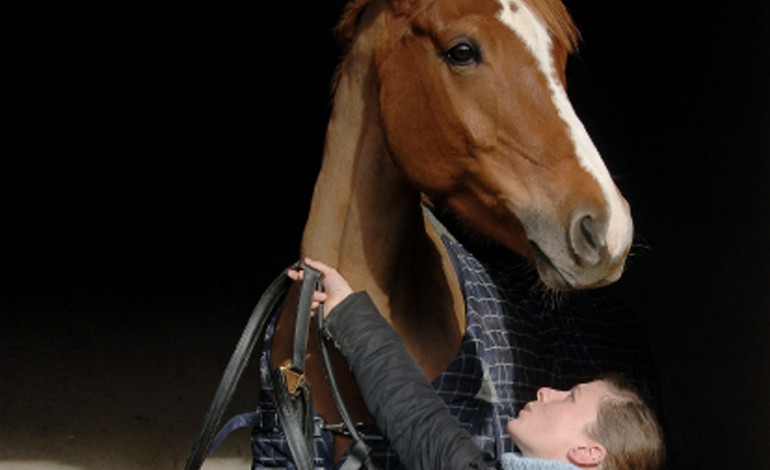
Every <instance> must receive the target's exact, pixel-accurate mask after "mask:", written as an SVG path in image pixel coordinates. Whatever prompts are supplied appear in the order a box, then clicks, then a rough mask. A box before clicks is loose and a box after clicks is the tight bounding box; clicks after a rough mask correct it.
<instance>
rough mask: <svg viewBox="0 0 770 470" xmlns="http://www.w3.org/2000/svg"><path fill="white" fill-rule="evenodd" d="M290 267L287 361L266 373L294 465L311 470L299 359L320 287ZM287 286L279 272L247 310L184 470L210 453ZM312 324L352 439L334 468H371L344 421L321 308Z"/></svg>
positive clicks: (309, 274)
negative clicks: (296, 276)
mask: <svg viewBox="0 0 770 470" xmlns="http://www.w3.org/2000/svg"><path fill="white" fill-rule="evenodd" d="M290 268H292V269H302V270H304V274H303V279H302V285H301V289H300V294H299V301H298V303H297V316H296V321H295V325H294V340H293V347H292V357H291V359H289V360H287V361H286V362H285V363H284V364H283V365H281V366H280V367H277V368H275V369H274V370H273V371H272V381H273V386H274V391H275V393H274V395H273V396H274V405H275V408H276V410H277V413H278V416H279V421H280V425H281V427H282V429H283V432H284V435H285V436H286V441H287V443H288V445H289V449H290V451H291V454H292V457H293V460H294V465H295V466H296V467H297V469H298V470H312V469H313V468H314V465H313V459H314V456H315V451H314V445H313V432H314V423H313V399H312V389H311V386H310V383H309V382H308V381H307V380H306V379H305V357H306V354H307V341H308V335H309V329H310V321H311V315H310V304H311V301H312V297H313V291H314V290H321V289H322V288H323V287H322V285H321V281H322V274H321V273H320V272H319V271H318V270H316V269H314V268H312V267H310V266H307V265H305V264H304V263H302V262H298V263H295V264H294V265H293V266H291V267H290ZM291 282H292V281H291V280H290V279H289V278H288V277H287V276H286V272H285V271H284V272H282V273H281V274H280V275H279V276H278V277H276V278H275V280H273V282H272V283H271V284H270V285H269V286H268V288H267V289H266V290H265V292H264V293H263V294H262V297H261V298H260V299H259V302H257V306H256V307H255V308H254V310H253V311H252V314H251V316H250V317H249V320H248V322H247V323H246V327H245V328H244V330H243V333H241V337H240V339H239V340H238V343H237V344H236V347H235V351H234V352H233V354H232V356H231V358H230V362H229V363H228V364H227V367H226V368H225V371H224V373H223V374H222V379H221V380H220V383H219V387H218V388H217V391H216V393H215V395H214V398H213V400H212V402H211V405H210V407H209V410H208V412H207V413H206V417H205V418H204V422H203V427H202V429H201V432H200V434H199V435H198V439H197V440H196V442H195V445H194V446H193V450H192V452H191V454H190V456H189V458H188V460H187V464H186V465H185V470H198V469H200V467H201V465H203V461H204V460H205V458H206V456H207V455H208V454H209V453H211V451H212V450H213V449H211V447H212V441H213V439H214V434H215V432H216V430H217V428H218V427H219V425H220V422H221V420H222V415H223V414H224V411H225V409H226V407H227V405H228V404H229V402H230V400H231V398H232V396H233V393H234V392H235V388H236V386H237V384H238V381H239V380H240V378H241V375H242V374H243V371H244V370H245V368H246V365H247V364H248V362H249V359H250V357H251V354H252V352H253V350H254V346H255V345H256V343H257V341H258V340H259V338H260V337H261V336H262V332H263V331H264V329H265V325H266V324H267V323H268V321H269V320H270V319H271V318H272V317H273V315H275V314H276V312H277V311H278V310H279V308H278V307H280V305H281V303H282V302H283V300H284V298H285V297H286V292H287V291H288V289H289V285H290V284H291ZM315 320H316V325H317V332H318V344H319V348H320V350H321V357H322V360H323V365H324V370H325V372H326V378H327V380H328V382H329V386H330V388H331V391H332V397H333V398H334V403H335V405H336V406H337V410H338V412H339V414H340V417H341V418H342V423H341V424H342V426H341V427H342V429H343V432H344V433H345V434H347V435H348V436H350V437H351V438H352V439H353V444H352V446H351V448H350V451H349V453H348V457H347V459H346V460H345V462H344V463H343V465H342V466H341V467H340V469H341V470H356V469H360V468H364V469H376V466H375V465H374V464H373V463H372V461H371V455H370V448H369V446H368V445H367V444H366V442H365V441H364V439H363V437H362V436H361V435H360V433H358V431H357V430H356V426H355V424H354V423H353V421H352V419H351V418H350V414H349V413H348V411H347V408H346V407H345V404H344V402H343V400H342V395H341V394H340V391H339V388H338V387H337V382H336V380H335V379H334V372H333V370H332V367H331V361H330V358H329V353H328V351H327V349H326V341H325V338H324V331H325V329H324V315H323V305H321V306H319V308H318V310H317V311H316V314H315Z"/></svg>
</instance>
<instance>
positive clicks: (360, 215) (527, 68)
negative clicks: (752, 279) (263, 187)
mask: <svg viewBox="0 0 770 470" xmlns="http://www.w3.org/2000/svg"><path fill="white" fill-rule="evenodd" d="M335 32H336V33H337V34H338V35H339V37H340V38H341V40H342V42H343V45H344V53H343V55H342V58H341V60H340V62H339V64H338V67H337V70H336V73H335V76H334V79H333V83H332V96H333V101H332V107H331V113H330V117H329V121H328V125H327V133H326V138H325V142H324V149H323V156H322V160H321V167H320V170H319V173H318V176H317V180H316V184H315V187H314V191H313V195H312V200H311V203H310V209H309V214H308V217H307V220H306V224H305V227H304V231H303V234H302V238H301V246H300V258H301V257H305V256H309V257H311V258H314V259H318V260H322V261H323V262H325V263H327V264H329V265H332V266H335V267H336V268H337V269H338V270H339V271H340V272H341V273H342V274H343V275H344V276H345V277H346V278H347V279H348V280H349V281H350V283H351V285H352V287H353V288H354V290H366V291H368V293H369V294H370V296H371V297H372V299H373V301H374V303H375V304H376V305H377V307H378V308H379V310H380V312H381V313H382V315H383V316H384V317H385V318H386V319H387V320H388V321H389V322H390V323H391V324H392V325H393V327H394V328H395V329H396V330H397V331H398V333H399V334H400V335H401V337H402V338H403V340H404V342H405V344H406V346H407V348H408V350H409V352H410V353H411V354H412V355H413V356H414V357H415V359H416V360H417V362H418V363H419V364H420V366H421V367H422V368H423V370H424V372H425V374H426V376H427V377H428V378H429V379H434V378H436V377H437V376H438V375H439V374H440V373H441V372H442V371H443V370H444V369H445V368H446V366H447V364H449V363H450V361H451V360H452V359H453V358H454V357H455V356H456V355H457V352H458V348H459V346H460V344H461V340H462V338H463V335H464V332H465V329H466V326H467V325H466V311H465V304H464V299H463V292H462V289H461V286H460V283H459V282H458V280H457V276H456V274H455V271H454V267H453V264H452V261H451V260H450V257H449V255H448V254H447V252H446V249H445V246H444V244H443V242H442V239H441V235H440V233H439V231H438V230H437V228H436V226H435V224H433V223H431V221H430V220H429V217H428V215H427V214H426V208H427V209H428V211H429V210H430V209H431V208H432V209H435V210H437V208H441V210H444V211H446V212H447V213H448V214H450V216H451V218H452V219H453V220H454V221H456V222H457V223H458V225H459V226H461V227H463V230H467V232H468V233H469V234H471V235H472V236H473V237H476V238H477V239H480V240H488V241H489V243H491V244H495V245H497V246H500V247H503V248H504V249H505V250H507V251H509V252H511V253H515V254H518V255H520V256H521V257H523V259H526V260H527V261H528V263H531V265H532V266H533V268H532V269H533V271H536V273H537V275H538V276H539V278H540V281H541V282H542V284H543V285H545V286H546V287H547V289H549V290H552V291H554V292H561V291H575V290H588V289H596V288H598V287H601V286H606V285H608V284H611V283H613V282H615V281H617V280H618V279H619V278H620V277H621V275H622V273H623V270H624V265H625V261H626V258H627V256H628V253H629V250H630V247H631V243H632V238H633V223H632V218H631V215H630V208H629V204H628V203H627V201H626V200H625V199H624V198H623V196H622V194H621V193H620V191H619V189H618V188H617V186H616V185H615V183H614V182H613V179H612V177H611V175H610V173H609V171H608V170H607V167H606V165H605V164H604V163H603V161H602V158H601V156H600V154H599V152H598V150H597V148H596V146H595V145H594V144H593V143H592V141H591V138H590V136H589V135H588V132H587V131H586V129H585V127H584V125H583V124H582V123H581V121H580V119H579V118H578V116H577V114H576V112H575V110H574V108H573V107H572V105H571V103H570V101H569V98H568V95H567V91H566V88H567V85H566V82H567V80H566V66H567V61H568V58H569V56H570V54H572V53H573V52H574V51H575V49H576V47H577V44H578V42H579V39H580V37H579V32H578V29H577V28H576V26H575V25H574V23H573V21H572V19H571V17H570V15H569V13H568V11H567V9H566V7H565V6H564V5H563V4H562V3H561V1H560V0H351V1H350V2H348V4H347V5H345V7H344V11H343V12H342V15H341V18H340V20H339V22H338V24H337V26H336V28H335ZM292 296H296V289H295V288H294V287H292V290H290V292H289V294H288V297H287V299H288V298H292ZM287 304H290V302H288V301H287ZM293 324H294V317H293V315H292V312H291V311H290V309H288V308H285V309H284V310H282V312H281V315H280V318H279V320H278V322H277V326H276V328H275V332H274V336H273V338H272V345H271V346H270V347H271V354H272V361H273V363H274V364H279V363H281V362H283V361H285V360H287V359H288V358H290V357H291V345H292V341H291V335H292V332H293ZM315 341H316V339H315V335H310V342H311V345H310V346H308V351H309V353H308V356H307V372H306V374H307V380H308V381H309V382H310V383H312V384H314V385H315V386H314V389H313V393H314V395H313V403H314V405H313V406H314V409H315V411H316V413H317V414H318V415H320V416H322V417H323V418H324V419H325V420H326V421H328V422H336V421H338V420H339V414H338V412H337V409H336V408H335V406H334V402H333V400H332V397H331V393H330V391H329V388H328V387H327V386H324V385H323V384H324V383H325V377H324V371H323V368H322V367H321V366H320V362H319V361H320V359H319V357H318V354H316V353H315V351H316V345H315V344H312V343H315ZM332 355H333V358H332V359H333V363H334V371H335V375H336V376H337V383H338V384H339V387H340V389H342V390H343V393H344V396H345V400H346V404H347V406H348V409H349V412H350V414H351V416H352V417H353V419H354V420H355V421H358V422H362V423H371V422H372V419H371V417H370V416H369V414H368V412H367V410H366V408H365V406H364V405H363V401H362V400H361V397H360V394H359V392H358V390H357V387H356V385H355V381H354V379H353V378H352V377H351V376H350V375H349V373H348V372H347V369H346V365H345V363H344V360H343V359H342V358H341V356H339V355H335V354H332ZM349 443H350V441H349V440H348V439H346V438H345V437H344V436H337V437H335V439H334V458H335V460H336V459H339V458H340V457H341V456H342V455H343V453H344V451H345V449H346V447H347V445H348V444H349Z"/></svg>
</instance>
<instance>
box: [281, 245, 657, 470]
mask: <svg viewBox="0 0 770 470" xmlns="http://www.w3.org/2000/svg"><path fill="white" fill-rule="evenodd" d="M305 263H306V264H307V265H309V266H311V267H313V268H315V269H317V270H318V271H320V272H321V273H322V275H323V286H324V291H321V290H318V291H316V292H315V293H314V295H313V299H312V303H311V310H313V311H314V312H316V311H317V309H318V307H319V306H320V305H321V304H323V305H324V313H323V314H324V318H325V326H324V327H325V330H326V331H325V334H326V336H327V337H328V338H330V339H331V340H332V341H333V342H334V344H335V347H336V348H337V349H338V350H339V351H340V352H341V353H342V355H343V356H344V357H345V359H346V360H347V362H348V364H349V366H350V369H351V371H352V373H353V375H354V377H355V378H356V380H357V382H358V384H359V387H360V389H361V393H362V396H363V397H364V401H365V402H366V405H367V408H368V409H369V412H370V413H371V414H372V416H373V417H374V419H375V422H376V424H377V426H378V427H379V429H380V430H382V432H383V434H384V435H385V436H386V437H387V438H388V439H389V441H390V444H391V446H392V447H393V449H394V450H395V452H396V453H397V454H398V456H399V458H400V459H401V461H402V463H403V464H404V466H405V467H406V468H409V469H442V470H447V469H449V470H452V469H491V468H500V469H503V470H527V469H541V470H546V469H551V470H557V469H559V470H566V469H572V470H575V469H595V470H632V469H656V468H659V467H660V466H661V465H662V462H663V457H664V444H663V437H662V431H661V428H660V425H659V423H658V422H657V420H656V418H655V415H654V413H653V412H652V411H651V409H650V408H649V406H647V405H646V404H645V402H644V401H643V400H642V399H641V398H640V394H639V393H638V392H637V391H636V390H635V389H634V388H633V387H632V386H631V385H630V383H628V382H626V381H625V380H624V379H623V378H622V377H620V376H616V375H607V376H603V377H600V378H597V379H596V380H593V381H591V382H588V383H582V384H578V385H576V386H574V387H573V388H572V389H570V390H568V391H560V390H555V389H551V388H547V387H542V388H540V389H539V390H538V391H537V398H536V400H534V401H531V402H529V403H527V405H526V406H524V408H523V409H521V410H520V412H519V414H518V416H517V417H515V418H513V419H511V420H510V421H509V422H508V424H507V431H508V434H509V435H510V437H511V439H512V440H513V442H514V444H515V446H516V448H517V449H518V452H510V453H504V454H503V455H502V456H501V458H500V459H499V460H494V459H492V458H491V457H490V456H489V455H488V454H486V453H484V452H482V451H481V449H480V448H479V447H478V446H476V444H475V443H474V442H473V440H472V438H471V436H470V434H469V433H468V432H467V431H465V430H464V429H462V428H461V427H460V425H459V423H458V422H457V420H456V419H455V418H454V416H452V415H451V414H450V412H449V409H448V408H447V406H446V405H445V404H444V402H443V401H442V400H441V398H440V397H439V396H438V395H437V394H436V393H435V392H434V390H433V387H432V386H431V384H430V382H429V381H428V379H427V377H426V376H425V374H424V373H423V372H422V369H420V367H419V366H418V364H417V363H416V361H415V360H414V359H413V358H412V356H411V355H410V354H409V353H408V351H407V349H406V346H405V345H404V343H403V341H402V340H401V338H400V337H399V336H398V334H397V333H396V332H395V330H394V329H393V328H392V327H391V326H390V324H389V323H388V322H387V321H386V320H385V319H384V318H383V317H382V316H381V315H380V314H379V312H378V310H377V308H376V307H375V305H374V304H373V302H372V301H371V299H370V298H369V296H368V294H367V293H366V292H365V291H360V292H353V290H352V289H351V287H350V285H349V283H348V282H347V280H346V279H345V278H344V277H343V276H342V275H341V274H340V273H339V272H338V271H337V270H336V269H334V268H332V267H330V266H328V265H326V264H325V263H322V262H320V261H316V260H313V259H309V258H306V259H305ZM287 275H288V276H289V277H290V278H291V279H293V280H295V281H296V280H300V279H301V278H302V271H301V270H300V269H289V270H288V271H287Z"/></svg>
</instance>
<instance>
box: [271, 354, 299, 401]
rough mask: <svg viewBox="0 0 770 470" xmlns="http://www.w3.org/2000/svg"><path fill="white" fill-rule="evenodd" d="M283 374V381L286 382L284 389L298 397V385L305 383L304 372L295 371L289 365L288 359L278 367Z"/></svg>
mask: <svg viewBox="0 0 770 470" xmlns="http://www.w3.org/2000/svg"><path fill="white" fill-rule="evenodd" d="M278 369H279V370H280V371H281V374H282V375H283V380H284V383H286V390H288V392H289V394H290V395H291V396H293V397H295V398H296V397H298V396H299V394H300V390H299V389H300V387H302V386H303V385H304V384H305V374H304V372H303V373H300V372H297V371H296V370H294V369H293V368H292V366H291V362H290V361H286V363H285V364H284V365H282V366H281V367H279V368H278Z"/></svg>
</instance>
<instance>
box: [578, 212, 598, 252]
mask: <svg viewBox="0 0 770 470" xmlns="http://www.w3.org/2000/svg"><path fill="white" fill-rule="evenodd" d="M580 231H581V232H582V233H583V237H584V238H585V240H586V242H587V243H588V245H589V246H590V247H591V248H592V249H594V250H597V249H599V243H597V241H596V231H595V229H594V219H593V217H591V216H589V215H587V216H585V217H583V218H582V219H580Z"/></svg>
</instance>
